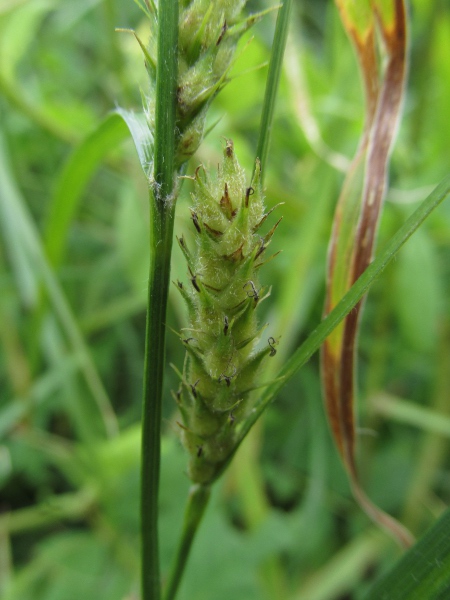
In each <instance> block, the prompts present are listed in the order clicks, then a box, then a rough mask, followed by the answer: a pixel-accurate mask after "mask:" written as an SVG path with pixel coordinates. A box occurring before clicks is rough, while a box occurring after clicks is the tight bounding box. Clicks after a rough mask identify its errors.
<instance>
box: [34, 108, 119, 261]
mask: <svg viewBox="0 0 450 600" xmlns="http://www.w3.org/2000/svg"><path fill="white" fill-rule="evenodd" d="M127 135H128V131H127V128H126V126H125V123H124V122H123V120H122V118H120V117H119V115H118V114H111V115H109V116H108V117H106V119H104V120H103V121H102V122H101V123H100V125H99V126H98V127H97V128H96V129H95V130H94V131H93V132H92V133H90V134H89V135H88V136H87V137H86V138H85V139H84V140H83V141H82V142H81V143H80V145H79V146H78V147H77V148H76V149H75V151H74V152H73V154H72V155H71V157H70V158H69V160H68V162H67V163H66V165H65V167H64V169H63V171H62V173H61V175H60V177H59V180H58V182H57V184H56V189H55V193H54V195H53V198H52V201H51V204H50V209H49V216H48V221H47V227H46V231H45V248H46V251H47V256H48V259H49V261H50V263H51V264H52V265H54V266H56V267H57V266H59V265H60V264H61V261H62V260H63V257H64V251H65V246H66V240H67V235H68V230H69V227H70V224H71V222H72V219H73V217H74V215H75V213H76V210H77V208H78V206H79V203H80V200H81V198H82V194H83V192H84V190H85V189H86V186H87V184H88V183H89V181H90V179H91V177H92V176H93V174H94V173H95V171H96V170H97V169H98V167H99V165H100V163H101V162H102V161H103V160H104V158H105V156H107V154H108V153H109V152H110V151H111V148H115V147H117V145H118V144H120V142H122V141H123V140H124V139H126V137H127Z"/></svg>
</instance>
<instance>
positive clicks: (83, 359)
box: [0, 139, 118, 436]
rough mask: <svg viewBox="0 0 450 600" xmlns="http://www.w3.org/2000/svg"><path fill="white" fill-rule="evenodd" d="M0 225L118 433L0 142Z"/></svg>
mask: <svg viewBox="0 0 450 600" xmlns="http://www.w3.org/2000/svg"><path fill="white" fill-rule="evenodd" d="M0 181H1V182H2V185H1V187H0V223H1V225H2V226H3V227H5V228H6V227H11V228H12V229H11V231H12V232H13V233H14V239H15V240H17V243H18V245H19V246H20V247H21V248H22V250H23V251H24V253H25V254H26V256H27V257H28V260H29V264H30V265H31V267H32V269H33V271H34V273H36V274H38V276H39V277H41V278H42V281H43V284H44V287H45V290H46V292H47V294H48V296H49V298H50V302H51V304H52V306H53V308H54V311H55V313H56V315H57V317H58V320H59V322H60V324H61V327H62V330H63V331H64V333H65V335H66V336H67V338H68V340H69V343H70V345H71V347H72V349H73V352H74V354H75V355H76V356H77V359H78V360H79V364H80V370H81V372H82V373H83V376H84V378H85V380H86V383H87V386H88V388H89V390H90V392H91V393H92V398H93V399H94V401H95V403H96V405H97V407H98V410H99V412H100V414H101V417H102V421H103V424H104V428H105V430H106V432H107V434H108V435H110V436H113V435H115V434H116V433H117V431H118V425H117V420H116V416H115V413H114V411H113V408H112V406H111V403H110V400H109V397H108V395H107V393H106V390H105V388H104V386H103V383H102V381H101V379H100V377H99V375H98V372H97V369H96V368H95V365H94V363H93V361H92V358H91V356H90V353H89V350H88V348H87V345H86V343H85V341H84V338H83V336H82V334H81V332H80V330H79V328H78V324H77V322H76V319H75V318H74V316H73V313H72V310H71V308H70V306H69V303H68V302H67V299H66V297H65V295H64V293H63V291H62V289H61V287H60V285H59V283H58V281H57V279H56V277H55V274H54V272H53V270H52V268H51V266H50V265H49V263H48V261H47V258H46V256H45V252H44V248H43V245H42V243H41V240H40V237H39V233H38V231H37V229H36V227H35V224H34V222H33V219H32V217H31V215H30V214H29V211H28V209H27V207H26V205H25V202H24V201H23V198H22V197H21V195H20V192H19V190H18V189H17V186H16V184H15V181H14V180H13V179H12V176H11V173H10V170H9V168H8V163H7V154H6V148H5V147H4V145H3V144H2V140H1V139H0Z"/></svg>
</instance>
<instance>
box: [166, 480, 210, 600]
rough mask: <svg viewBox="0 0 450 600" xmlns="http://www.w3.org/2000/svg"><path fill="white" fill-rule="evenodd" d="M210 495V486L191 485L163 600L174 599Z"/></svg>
mask: <svg viewBox="0 0 450 600" xmlns="http://www.w3.org/2000/svg"><path fill="white" fill-rule="evenodd" d="M209 497H210V487H209V486H206V485H201V484H195V485H193V486H192V488H191V491H190V494H189V500H188V504H187V506H186V512H185V515H184V526H183V533H182V535H181V540H180V545H179V547H178V552H177V556H176V558H175V562H174V564H173V568H172V572H171V574H170V577H169V581H168V584H167V592H166V595H165V596H164V600H174V599H175V596H176V593H177V590H178V586H179V585H180V582H181V578H182V576H183V573H184V569H185V567H186V563H187V559H188V557H189V551H190V549H191V546H192V542H193V541H194V537H195V534H196V533H197V530H198V526H199V525H200V522H201V520H202V517H203V515H204V512H205V509H206V507H207V505H208V500H209Z"/></svg>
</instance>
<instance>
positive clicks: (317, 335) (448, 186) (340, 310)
mask: <svg viewBox="0 0 450 600" xmlns="http://www.w3.org/2000/svg"><path fill="white" fill-rule="evenodd" d="M449 193H450V175H448V176H447V177H445V179H444V180H443V181H442V182H441V183H440V184H439V185H438V186H437V187H436V188H435V189H434V191H433V192H432V193H431V194H430V195H429V196H428V197H427V198H426V199H425V200H424V201H423V202H422V204H421V205H420V206H419V208H418V209H417V210H416V211H415V212H414V213H413V214H412V215H411V216H410V217H409V219H408V220H407V221H406V222H405V223H404V225H403V226H402V227H401V228H400V229H399V230H398V232H397V233H396V234H395V235H394V236H393V237H392V239H391V240H390V242H389V243H388V244H387V246H386V247H385V249H384V250H383V251H382V252H380V254H379V255H378V256H377V257H376V258H375V259H374V261H373V262H372V263H371V264H370V265H369V267H368V268H367V269H366V270H365V271H364V273H363V274H362V275H361V276H360V277H359V279H358V280H357V281H356V282H355V283H354V284H353V286H352V287H351V288H350V290H349V291H348V292H347V293H346V294H345V296H343V298H342V299H341V300H340V302H339V303H338V304H337V305H336V307H335V308H334V309H333V310H332V311H331V312H330V313H329V315H328V316H327V317H326V318H325V319H324V320H323V321H322V322H321V323H320V325H318V327H317V328H316V329H315V330H314V331H313V332H312V333H311V335H310V336H309V337H308V339H307V340H306V341H305V342H304V343H303V344H302V345H301V346H300V347H299V348H298V349H297V350H296V352H294V354H293V355H292V356H291V358H290V359H289V360H288V361H287V362H286V364H285V366H284V367H283V368H282V369H281V371H280V373H279V375H278V378H277V380H276V381H275V382H274V383H273V384H272V385H270V386H268V388H267V391H266V392H265V393H264V394H263V396H262V397H261V399H260V401H259V403H258V404H257V406H256V407H255V410H254V412H253V414H252V415H251V416H250V417H249V419H248V421H247V422H246V423H245V424H244V426H243V437H244V436H245V435H246V434H247V432H248V431H249V430H250V428H251V426H252V425H253V423H254V422H255V421H256V420H257V419H258V417H259V416H260V414H261V413H262V412H263V411H264V410H265V408H266V407H267V406H268V405H269V404H270V402H272V400H273V399H274V398H275V396H276V395H277V394H278V392H279V391H280V389H281V388H282V387H283V385H284V384H285V383H286V382H287V381H288V380H289V379H290V378H291V377H292V376H293V375H295V374H296V373H297V372H298V371H299V370H300V368H301V367H302V366H303V365H304V364H305V363H306V362H308V360H309V359H310V358H311V356H312V355H313V354H314V353H315V352H317V350H318V349H319V348H320V346H321V345H322V344H323V342H324V340H325V339H326V338H327V336H328V335H330V333H331V332H332V331H333V330H334V329H335V327H336V326H337V325H339V323H340V322H341V321H342V320H343V319H344V318H345V316H346V315H347V314H348V313H349V312H350V311H351V310H352V309H353V308H354V307H355V306H356V304H357V303H358V302H359V301H360V300H361V298H362V297H363V296H364V294H365V293H366V292H367V291H368V289H369V288H370V286H371V285H372V283H373V282H374V281H375V280H376V279H377V277H379V275H380V274H381V273H382V272H383V271H384V269H385V268H386V267H387V265H388V264H389V263H390V262H391V260H392V259H393V258H394V256H395V255H396V254H397V252H398V251H399V250H400V248H401V247H402V246H403V244H405V242H406V241H407V240H408V239H409V238H410V237H411V235H412V234H413V233H414V232H415V231H416V229H418V227H420V225H421V224H422V223H423V222H424V220H425V219H426V218H427V217H428V216H429V215H430V214H431V213H432V212H433V210H434V209H435V208H437V207H438V206H439V204H441V202H443V201H444V200H445V198H446V197H447V196H448V195H449Z"/></svg>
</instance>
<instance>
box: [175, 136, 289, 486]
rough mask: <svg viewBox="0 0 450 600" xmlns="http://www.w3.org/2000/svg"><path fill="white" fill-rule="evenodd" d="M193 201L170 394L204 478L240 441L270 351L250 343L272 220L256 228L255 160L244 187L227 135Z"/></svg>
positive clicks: (198, 475)
mask: <svg viewBox="0 0 450 600" xmlns="http://www.w3.org/2000/svg"><path fill="white" fill-rule="evenodd" d="M193 201H194V205H193V207H192V209H191V214H192V221H193V225H194V230H195V235H196V243H195V248H193V249H189V248H188V246H187V243H186V241H185V239H184V237H181V238H179V239H178V242H179V245H180V248H181V250H182V252H183V254H184V256H185V258H186V261H187V266H188V273H189V279H190V281H189V284H188V285H186V286H185V285H184V284H182V283H181V282H178V283H177V288H178V290H179V291H180V293H181V294H182V296H183V298H184V300H185V301H186V304H187V306H188V311H189V320H190V325H189V327H188V328H187V329H185V330H183V335H181V339H182V341H183V344H184V346H185V348H186V359H185V364H184V369H183V374H182V383H181V386H180V389H179V390H178V392H177V394H176V395H175V397H176V400H177V403H178V406H179V409H180V413H181V416H182V420H183V424H182V425H181V429H182V441H183V444H184V446H185V448H186V449H187V451H188V453H189V455H190V461H189V469H188V471H189V476H190V478H191V479H192V480H193V481H194V482H197V483H209V482H211V481H213V480H214V479H215V478H216V477H217V476H218V475H219V474H220V472H221V469H222V468H223V466H224V465H225V464H226V463H227V461H228V459H229V458H230V456H231V455H232V454H233V452H234V450H235V448H236V446H237V444H238V443H239V441H240V437H239V423H240V422H241V423H242V421H243V420H244V419H245V417H246V415H248V414H249V411H250V410H251V409H252V405H253V402H254V397H253V394H252V390H254V388H255V387H257V386H258V385H259V384H260V377H259V375H260V371H261V366H262V364H263V361H264V359H265V358H266V357H267V356H269V355H271V356H273V355H274V354H275V352H276V350H275V347H274V346H275V344H276V342H275V340H274V339H273V338H268V342H267V343H266V344H265V346H264V347H263V349H262V350H259V351H258V350H256V346H257V343H258V341H259V338H260V336H261V333H262V330H258V324H257V319H256V310H255V309H256V307H257V306H258V304H259V303H260V302H261V300H263V299H264V294H265V292H264V290H263V289H261V287H260V284H259V281H258V269H259V267H260V266H261V264H262V262H263V260H264V259H263V253H264V251H265V249H266V247H267V246H268V244H269V242H270V239H271V237H272V234H273V232H274V231H275V229H276V226H277V225H278V223H277V224H276V225H275V226H274V227H273V228H272V229H271V230H270V231H269V233H267V234H266V235H265V236H264V237H261V236H260V235H259V234H258V233H257V232H258V230H259V228H260V226H261V225H262V223H263V222H264V221H265V219H266V217H267V214H265V213H264V205H263V198H262V190H261V184H260V167H259V163H257V164H256V169H255V175H254V177H253V181H252V187H246V184H245V175H244V172H243V170H242V169H241V167H240V166H239V164H238V162H237V159H236V156H235V153H234V149H233V144H232V142H231V141H227V143H226V147H225V150H224V159H223V162H222V164H221V165H220V166H219V169H218V175H217V179H216V180H213V181H211V180H210V178H209V176H208V174H207V173H206V171H205V170H204V169H203V168H201V167H200V168H198V169H197V171H196V174H195V191H194V193H193ZM267 295H268V294H267Z"/></svg>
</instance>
